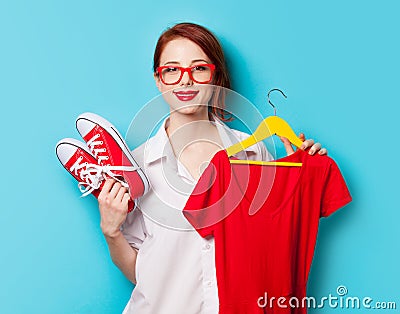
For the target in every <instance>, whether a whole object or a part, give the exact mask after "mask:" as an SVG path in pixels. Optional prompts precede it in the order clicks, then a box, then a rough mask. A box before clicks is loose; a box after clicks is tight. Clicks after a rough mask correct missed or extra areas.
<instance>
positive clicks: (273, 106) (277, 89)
mask: <svg viewBox="0 0 400 314" xmlns="http://www.w3.org/2000/svg"><path fill="white" fill-rule="evenodd" d="M273 91H278V92H280V93H281V94H282V95H283V97H285V98H287V96H286V95H285V93H284V92H282V91H281V90H280V89H279V88H273V89H271V90H270V91H269V92H268V95H267V98H268V102H269V104H270V105H271V106H272V108H274V115H275V116H276V107H275V105H274V104H273V103H272V102H271V100H270V99H269V94H271V92H273Z"/></svg>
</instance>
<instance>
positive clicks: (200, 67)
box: [193, 65, 207, 72]
mask: <svg viewBox="0 0 400 314" xmlns="http://www.w3.org/2000/svg"><path fill="white" fill-rule="evenodd" d="M205 70H207V68H206V67H205V66H204V65H199V66H197V67H194V69H193V71H199V72H201V71H205Z"/></svg>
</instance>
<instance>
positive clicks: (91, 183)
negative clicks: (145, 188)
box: [70, 156, 137, 197]
mask: <svg viewBox="0 0 400 314" xmlns="http://www.w3.org/2000/svg"><path fill="white" fill-rule="evenodd" d="M82 160H83V157H82V156H81V157H79V158H78V159H77V160H76V162H75V163H74V164H73V165H72V166H71V168H70V171H71V172H74V173H75V175H76V176H78V175H79V177H80V178H81V181H80V182H79V183H78V188H79V190H80V191H81V193H82V195H81V197H85V196H87V195H89V194H90V193H92V192H93V191H94V190H96V189H98V188H99V187H100V185H101V182H102V181H103V180H105V179H106V178H107V176H108V177H111V178H113V179H115V180H116V181H118V182H119V183H121V185H122V186H124V187H126V188H128V189H129V185H128V183H126V182H125V181H123V180H121V179H120V178H119V177H120V175H118V174H116V173H114V172H113V171H135V170H137V168H136V167H128V166H109V165H107V166H100V165H96V164H90V163H87V162H83V163H82Z"/></svg>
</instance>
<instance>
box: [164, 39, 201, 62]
mask: <svg viewBox="0 0 400 314" xmlns="http://www.w3.org/2000/svg"><path fill="white" fill-rule="evenodd" d="M197 60H204V61H206V62H209V58H208V56H207V55H206V54H205V53H204V51H203V50H202V49H201V48H200V46H199V45H197V44H196V43H194V42H193V41H191V40H189V39H187V38H176V39H173V40H171V41H169V42H168V43H167V44H166V45H165V47H164V49H163V51H162V53H161V58H160V63H161V64H163V63H166V62H177V63H188V62H189V63H190V62H195V61H197Z"/></svg>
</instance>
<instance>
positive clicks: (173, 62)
mask: <svg viewBox="0 0 400 314" xmlns="http://www.w3.org/2000/svg"><path fill="white" fill-rule="evenodd" d="M168 64H179V62H178V61H168V62H165V63H164V65H168Z"/></svg>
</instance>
